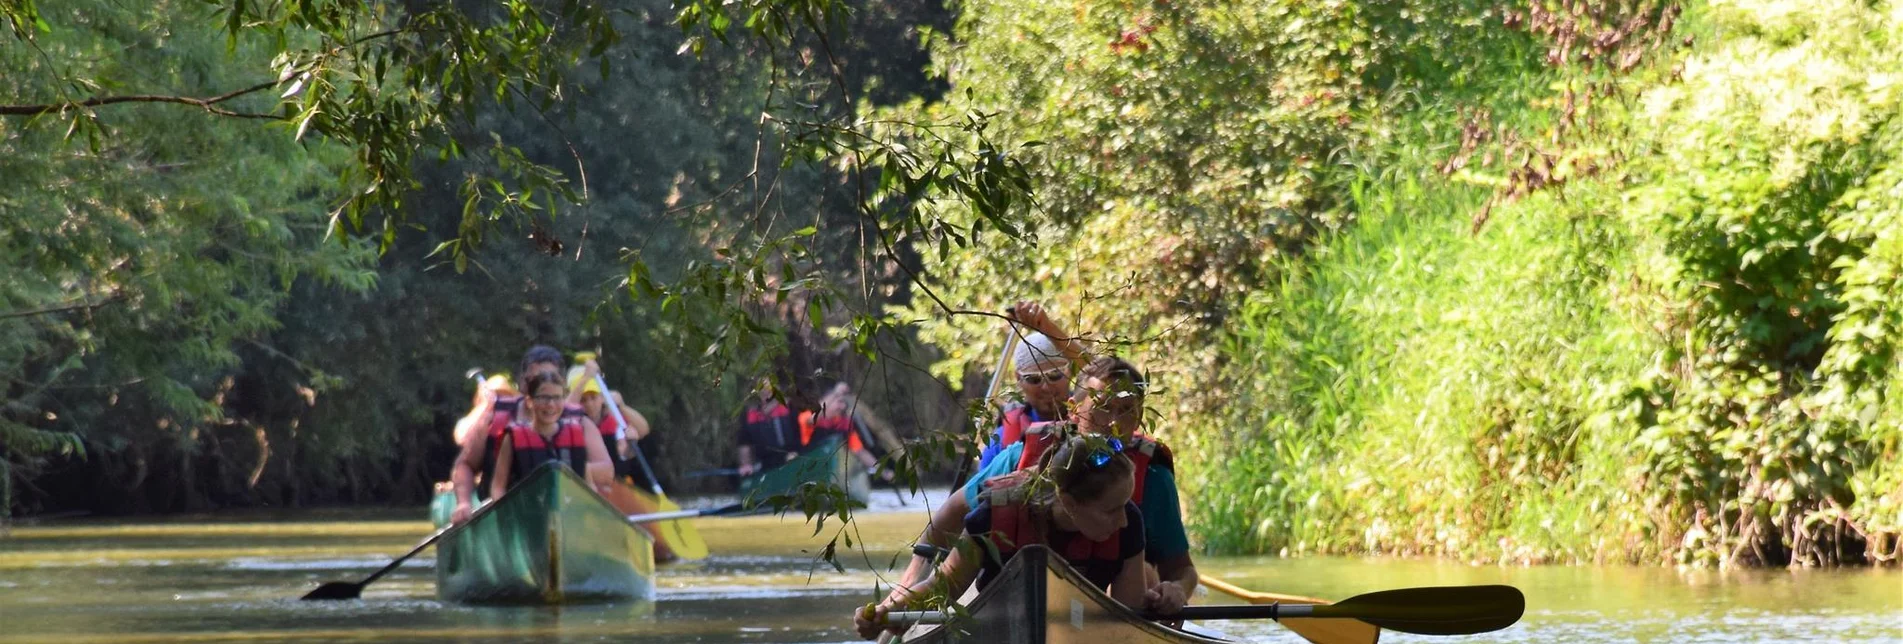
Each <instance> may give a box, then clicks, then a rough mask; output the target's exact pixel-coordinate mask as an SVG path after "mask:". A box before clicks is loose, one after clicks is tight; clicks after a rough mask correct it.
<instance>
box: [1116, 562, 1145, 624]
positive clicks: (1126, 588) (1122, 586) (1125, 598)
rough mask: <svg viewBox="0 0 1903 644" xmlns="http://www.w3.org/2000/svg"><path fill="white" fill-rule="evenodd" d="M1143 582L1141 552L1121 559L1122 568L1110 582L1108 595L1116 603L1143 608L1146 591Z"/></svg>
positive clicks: (1137, 608) (1135, 608)
mask: <svg viewBox="0 0 1903 644" xmlns="http://www.w3.org/2000/svg"><path fill="white" fill-rule="evenodd" d="M1148 590H1149V589H1148V588H1145V587H1144V583H1143V553H1141V552H1139V553H1137V554H1136V556H1133V557H1130V558H1128V559H1125V560H1123V570H1120V571H1118V572H1117V578H1116V579H1114V580H1112V581H1111V582H1110V596H1111V597H1112V598H1115V599H1116V600H1117V603H1120V604H1123V605H1124V606H1128V607H1130V609H1131V610H1143V608H1144V595H1145V593H1146V592H1147V591H1148Z"/></svg>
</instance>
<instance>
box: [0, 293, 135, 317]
mask: <svg viewBox="0 0 1903 644" xmlns="http://www.w3.org/2000/svg"><path fill="white" fill-rule="evenodd" d="M120 297H122V296H121V295H120V294H118V293H114V294H112V295H110V296H107V297H106V298H105V299H102V300H99V301H97V302H79V303H76V304H67V305H64V306H54V307H48V308H43V309H34V310H31V311H10V312H7V313H0V320H10V319H13V318H24V317H32V316H35V315H47V314H50V313H65V312H67V311H77V310H81V309H85V310H87V311H91V310H93V309H96V308H99V307H102V306H105V305H107V304H111V303H113V302H115V301H118V300H119V298H120Z"/></svg>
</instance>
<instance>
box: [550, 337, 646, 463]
mask: <svg viewBox="0 0 1903 644" xmlns="http://www.w3.org/2000/svg"><path fill="white" fill-rule="evenodd" d="M600 373H601V366H600V365H599V364H598V363H596V361H595V360H594V359H590V360H588V361H587V362H585V363H583V364H581V365H578V366H575V367H573V368H570V369H569V370H568V388H569V389H570V390H572V391H577V392H580V394H581V395H580V396H579V398H580V399H581V410H582V413H583V414H584V415H586V416H588V420H591V421H594V423H595V427H597V428H599V429H600V430H601V439H602V441H603V442H605V443H607V445H608V458H609V459H611V460H613V461H614V463H615V478H618V479H619V478H629V479H632V478H637V477H639V478H646V476H647V475H646V474H644V473H642V472H641V471H640V468H639V467H635V466H634V450H635V449H636V448H637V446H636V445H635V442H636V441H639V440H641V439H643V438H647V436H648V433H649V432H650V431H651V430H650V428H649V426H648V419H647V417H645V416H642V415H641V412H638V411H635V409H634V408H633V407H629V406H628V403H627V402H626V401H624V400H622V398H621V392H619V391H615V390H612V389H611V390H609V391H608V395H607V396H602V395H601V385H600V384H599V383H600V380H598V379H597V375H599V374H600ZM609 398H613V399H614V405H615V407H618V408H619V410H620V412H621V417H622V418H625V419H627V420H628V426H627V427H622V426H621V423H620V422H618V421H616V420H615V415H614V414H613V413H611V412H609V410H608V399H609ZM633 483H634V484H635V486H636V487H640V488H642V489H647V488H650V487H653V485H652V484H653V481H646V480H638V481H634V482H633Z"/></svg>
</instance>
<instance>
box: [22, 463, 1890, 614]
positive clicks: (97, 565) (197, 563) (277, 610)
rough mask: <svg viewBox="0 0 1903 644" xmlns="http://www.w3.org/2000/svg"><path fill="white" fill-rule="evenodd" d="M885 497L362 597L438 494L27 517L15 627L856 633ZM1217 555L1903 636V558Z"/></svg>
mask: <svg viewBox="0 0 1903 644" xmlns="http://www.w3.org/2000/svg"><path fill="white" fill-rule="evenodd" d="M881 497H887V498H885V499H884V500H881ZM928 501H929V502H930V503H929V504H928ZM707 502H708V503H715V502H718V500H717V499H715V500H708V501H707ZM874 502H875V504H876V505H877V506H878V507H877V508H876V509H878V510H882V511H880V512H873V513H869V514H866V515H864V516H862V520H861V522H860V523H859V524H858V525H856V526H855V527H854V528H853V529H852V530H851V531H849V532H845V533H843V534H842V533H841V532H839V529H840V527H839V526H837V525H836V524H829V525H828V526H827V527H826V528H825V529H824V530H822V531H821V532H820V534H818V535H815V534H814V530H813V527H812V526H811V525H808V524H805V523H804V522H802V521H801V520H800V519H799V517H797V516H795V517H792V518H788V519H784V520H782V519H779V518H776V517H748V518H738V519H711V520H704V521H701V522H700V523H699V525H700V528H701V532H702V534H703V535H704V536H705V537H706V539H707V541H708V543H709V545H710V546H711V547H712V550H713V551H714V552H715V553H716V555H715V556H714V557H711V558H709V559H707V560H705V561H701V562H694V563H689V564H683V565H677V566H672V567H667V568H664V569H663V571H662V574H661V577H660V579H658V580H657V587H658V590H659V600H658V601H657V602H654V603H628V604H607V605H594V606H566V607H470V606H461V605H456V604H451V603H445V602H441V601H437V600H436V588H435V575H434V568H433V564H434V561H433V557H432V556H431V555H429V554H425V555H423V556H420V557H418V558H416V559H415V560H412V561H411V562H410V563H409V564H408V565H405V566H403V567H402V568H400V569H398V570H397V571H396V572H394V573H392V574H391V575H390V576H388V577H385V578H384V579H383V580H381V581H379V582H378V583H376V584H373V585H371V586H370V587H369V588H368V589H367V590H366V592H365V593H364V598H363V599H362V600H357V601H346V602H301V601H297V600H296V599H295V598H296V597H297V596H298V595H301V594H302V593H303V592H304V591H306V590H308V589H310V588H312V587H314V586H315V585H316V584H318V583H320V582H322V581H327V580H355V579H359V578H361V577H362V576H363V575H366V574H368V573H369V572H370V571H372V570H375V569H376V568H377V567H379V566H381V565H383V564H384V563H386V562H388V561H389V559H388V558H389V557H391V556H394V555H396V554H400V553H403V552H405V551H407V550H409V548H410V547H411V546H412V545H414V544H415V542H416V540H417V539H418V538H420V537H422V536H423V535H426V534H428V533H429V525H428V523H427V522H426V521H424V520H423V518H422V517H423V513H422V511H421V510H416V511H413V512H401V513H394V514H350V513H343V514H339V513H327V514H314V515H300V516H282V515H279V516H271V515H255V514H253V515H244V516H243V517H242V519H240V520H237V521H233V520H231V518H229V517H213V518H205V517H197V518H189V519H184V520H174V521H166V522H162V523H142V524H113V523H109V522H91V523H87V522H66V523H60V524H58V525H53V526H37V527H34V526H29V527H20V528H16V529H15V530H14V531H13V534H12V535H11V537H10V538H5V539H0V641H7V642H45V643H48V644H82V643H86V642H111V643H113V644H126V643H128V642H148V641H150V642H158V641H168V642H169V641H177V640H180V639H194V640H203V641H220V640H223V641H335V640H340V639H353V640H370V641H377V642H400V641H419V642H461V641H471V642H473V641H494V640H540V641H563V642H590V641H606V640H615V641H628V640H635V641H643V642H657V643H671V642H690V641H693V642H839V641H846V640H850V639H853V634H852V633H851V632H850V631H849V629H848V625H847V623H846V616H847V615H848V614H849V612H850V611H851V610H852V608H853V607H854V606H857V605H860V604H863V603H865V602H866V601H868V600H869V599H870V598H871V597H872V592H873V584H874V582H875V581H876V577H875V575H874V574H873V573H872V570H874V569H883V568H885V567H886V566H887V565H888V564H891V563H893V562H895V561H898V562H902V561H903V560H901V559H899V558H898V556H897V555H898V553H899V552H901V551H902V550H903V549H904V548H905V547H906V546H907V545H908V543H909V540H910V538H911V537H912V536H913V535H914V534H916V532H917V530H918V528H919V526H920V524H921V523H922V521H923V517H924V512H925V510H926V508H927V507H929V505H935V502H936V499H935V498H934V499H916V498H914V499H907V500H906V503H905V504H904V505H900V504H899V503H898V502H897V499H896V498H895V497H892V496H891V495H890V493H889V492H886V491H881V492H879V494H878V495H875V497H874ZM844 536H849V537H851V539H852V540H853V542H854V543H855V544H868V545H869V548H868V551H867V554H863V555H855V556H850V557H846V561H845V562H844V563H845V564H846V570H844V571H843V572H842V571H839V570H836V569H834V568H833V567H832V566H831V565H829V564H826V563H823V562H821V561H820V560H819V559H818V558H817V556H816V553H818V552H819V551H820V549H821V548H822V547H824V545H825V544H826V542H827V541H828V540H829V539H832V538H835V537H844ZM842 545H843V543H842ZM842 551H843V548H842ZM1199 564H1200V566H1201V568H1202V569H1203V570H1204V571H1205V572H1209V573H1213V574H1218V575H1219V576H1222V577H1224V578H1225V579H1228V580H1229V581H1232V582H1235V583H1238V584H1241V585H1243V586H1246V587H1251V588H1256V589H1260V590H1268V591H1278V592H1288V593H1296V594H1308V595H1317V596H1322V597H1331V598H1338V599H1339V598H1345V597H1349V596H1352V595H1355V594H1359V593H1363V592H1368V591H1372V590H1378V589H1383V588H1396V587H1403V586H1428V585H1456V584H1483V583H1508V584H1513V585H1515V586H1518V587H1519V588H1521V589H1522V590H1523V591H1525V592H1526V594H1527V598H1528V614H1527V617H1526V619H1525V620H1524V621H1523V622H1522V623H1521V624H1520V625H1519V626H1516V627H1514V628H1513V629H1510V630H1508V631H1504V632H1501V633H1497V634H1491V635H1488V636H1481V637H1473V638H1452V639H1449V638H1422V637H1408V636H1403V635H1395V634H1387V635H1384V637H1383V638H1382V641H1383V642H1410V641H1414V642H1424V641H1435V642H1461V643H1467V642H1515V643H1518V642H1783V641H1828V642H1899V641H1903V574H1899V573H1898V572H1897V571H1894V570H1891V571H1872V570H1851V571H1784V570H1773V571H1734V572H1726V573H1718V572H1715V571H1693V572H1677V571H1674V570H1672V569H1668V568H1630V567H1596V568H1595V567H1545V568H1502V567H1496V566H1465V565H1459V564H1453V563H1441V562H1432V561H1396V560H1362V559H1294V560H1282V559H1273V558H1233V559H1213V558H1205V559H1202V560H1200V561H1199ZM1198 601H1200V602H1205V603H1207V602H1225V601H1226V599H1225V598H1222V597H1221V596H1219V595H1218V596H1210V597H1205V598H1202V599H1199V600H1198ZM1216 626H1217V627H1218V628H1220V629H1221V630H1222V631H1224V632H1226V633H1229V634H1231V635H1233V636H1236V637H1238V638H1240V639H1244V640H1250V641H1263V642H1299V641H1301V640H1299V639H1297V638H1294V637H1293V636H1292V635H1290V634H1289V633H1288V632H1287V631H1285V630H1283V629H1281V628H1280V627H1279V626H1277V625H1275V624H1274V623H1272V622H1228V623H1223V624H1219V625H1216Z"/></svg>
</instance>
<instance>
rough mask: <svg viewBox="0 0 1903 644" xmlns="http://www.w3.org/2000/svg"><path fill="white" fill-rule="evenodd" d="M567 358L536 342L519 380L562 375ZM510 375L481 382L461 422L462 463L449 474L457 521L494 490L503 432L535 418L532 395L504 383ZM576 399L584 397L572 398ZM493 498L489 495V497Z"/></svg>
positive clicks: (524, 356) (518, 372)
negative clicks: (481, 492) (531, 410)
mask: <svg viewBox="0 0 1903 644" xmlns="http://www.w3.org/2000/svg"><path fill="white" fill-rule="evenodd" d="M566 362H567V361H566V360H564V359H563V358H562V352H560V351H556V350H555V349H554V347H549V346H546V345H539V344H538V345H535V346H533V347H529V350H528V351H527V352H524V353H523V354H522V363H521V365H520V366H518V367H517V368H516V372H515V376H516V382H527V381H528V379H529V378H530V377H531V376H534V375H535V374H551V375H556V376H560V375H561V373H562V370H563V369H564V368H566V366H565V364H564V363H566ZM507 383H508V379H506V378H502V379H497V378H490V379H488V380H485V381H483V383H482V384H481V385H480V386H478V387H476V402H475V406H474V408H472V409H470V410H469V414H468V415H466V416H464V417H463V419H462V420H461V421H458V422H457V424H456V425H457V432H458V434H459V435H460V436H459V440H458V442H459V443H461V450H460V451H459V452H458V453H457V454H456V463H455V464H454V465H453V466H452V467H451V468H450V474H449V480H450V484H451V488H452V489H453V490H455V495H456V505H455V509H454V510H453V511H451V513H450V522H451V523H462V522H463V521H466V520H468V519H469V516H470V515H471V514H472V513H474V512H475V508H476V506H475V504H476V501H477V497H478V496H479V495H478V493H477V490H478V489H480V490H484V491H486V490H488V489H489V488H490V487H491V485H490V484H491V483H493V482H494V479H495V470H496V453H497V452H498V451H500V449H501V444H502V436H503V433H504V432H505V431H507V430H508V428H509V425H510V424H511V423H516V422H527V421H528V419H529V415H530V414H529V411H528V405H526V404H524V400H526V397H524V396H522V395H521V393H520V392H519V391H517V390H515V389H514V388H506V389H505V388H503V387H502V385H506V384H507ZM568 402H570V403H576V402H579V400H571V401H568ZM483 498H488V497H486V496H485V497H483Z"/></svg>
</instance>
